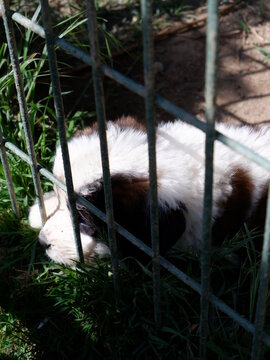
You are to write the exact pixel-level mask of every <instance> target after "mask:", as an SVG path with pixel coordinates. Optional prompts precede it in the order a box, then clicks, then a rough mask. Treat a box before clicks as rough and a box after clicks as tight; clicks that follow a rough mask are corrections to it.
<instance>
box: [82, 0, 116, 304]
mask: <svg viewBox="0 0 270 360" xmlns="http://www.w3.org/2000/svg"><path fill="white" fill-rule="evenodd" d="M87 16H88V32H89V42H90V47H91V61H92V74H93V84H94V91H95V102H96V112H97V120H98V131H99V139H100V148H101V159H102V170H103V181H104V196H105V206H106V216H107V225H108V238H109V243H110V250H111V257H112V269H113V276H114V288H115V293H116V299H118V297H119V276H118V253H117V244H116V235H115V229H114V215H113V198H112V188H111V179H110V165H109V155H108V145H107V136H106V114H105V101H104V90H103V84H102V78H101V75H102V72H101V62H100V56H99V54H100V50H99V43H98V26H97V17H96V8H95V2H94V0H89V1H87Z"/></svg>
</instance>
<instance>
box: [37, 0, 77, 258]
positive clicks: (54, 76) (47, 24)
mask: <svg viewBox="0 0 270 360" xmlns="http://www.w3.org/2000/svg"><path fill="white" fill-rule="evenodd" d="M40 3H41V13H42V21H43V26H44V30H45V40H46V46H47V51H48V60H49V66H50V74H51V80H52V89H53V97H54V106H55V112H56V119H57V124H58V131H59V137H60V145H61V150H62V158H63V165H64V172H65V179H66V186H67V196H68V202H69V205H70V213H71V219H72V224H73V232H74V237H75V241H76V250H77V255H78V258H79V260H80V261H81V262H83V261H84V258H83V251H82V244H81V237H80V230H79V222H78V216H77V210H76V196H75V193H74V187H73V180H72V173H71V167H70V160H69V153H68V145H67V137H66V129H65V115H64V106H63V99H62V95H61V87H60V81H59V75H58V69H57V60H56V54H55V49H54V45H55V44H54V34H53V29H52V23H51V17H50V8H49V5H48V1H47V0H41V1H40Z"/></svg>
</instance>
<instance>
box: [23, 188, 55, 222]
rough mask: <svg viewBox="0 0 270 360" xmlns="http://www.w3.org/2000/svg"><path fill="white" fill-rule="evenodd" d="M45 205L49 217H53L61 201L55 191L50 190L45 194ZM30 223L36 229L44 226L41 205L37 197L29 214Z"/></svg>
mask: <svg viewBox="0 0 270 360" xmlns="http://www.w3.org/2000/svg"><path fill="white" fill-rule="evenodd" d="M44 205H45V209H46V214H47V217H48V218H49V217H51V216H52V215H53V214H54V213H55V211H56V210H57V209H58V206H59V202H58V198H57V196H56V193H55V192H54V191H50V192H48V193H46V194H44ZM28 221H29V225H30V226H31V227H32V228H34V229H41V228H42V220H41V215H40V211H39V206H38V202H37V199H36V200H35V202H34V204H33V205H32V206H31V207H30V210H29V215H28Z"/></svg>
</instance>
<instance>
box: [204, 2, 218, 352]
mask: <svg viewBox="0 0 270 360" xmlns="http://www.w3.org/2000/svg"><path fill="white" fill-rule="evenodd" d="M207 4H208V18H207V38H206V74H205V76H206V87H205V100H206V121H207V123H206V143H205V188H204V207H203V208H204V214H203V249H202V256H201V263H202V265H201V267H202V272H201V283H202V294H201V313H200V355H201V357H205V356H206V342H207V334H208V309H209V279H210V247H211V229H212V188H213V171H214V167H213V152H214V141H215V116H216V103H215V101H216V71H217V46H218V1H217V0H208V3H207Z"/></svg>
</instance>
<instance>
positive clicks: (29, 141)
mask: <svg viewBox="0 0 270 360" xmlns="http://www.w3.org/2000/svg"><path fill="white" fill-rule="evenodd" d="M0 4H1V10H2V16H3V20H4V27H5V32H6V38H7V43H8V49H9V54H10V60H11V64H12V70H13V74H14V80H15V86H16V90H17V95H18V103H19V109H20V114H21V118H22V123H23V129H24V134H25V141H26V147H27V151H28V154H29V155H30V158H31V163H30V168H31V172H32V176H33V181H34V187H35V191H36V195H37V198H38V204H39V210H40V214H41V219H42V222H43V223H44V222H45V221H46V211H45V206H44V199H43V193H42V189H41V184H40V176H39V173H38V170H37V159H36V155H35V149H34V142H33V138H32V134H31V128H30V122H29V115H28V109H27V105H26V100H25V95H24V89H23V80H22V74H21V70H20V64H19V59H18V51H17V46H16V41H15V34H14V29H13V24H12V21H11V15H10V9H9V5H8V1H7V0H1V1H0Z"/></svg>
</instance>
